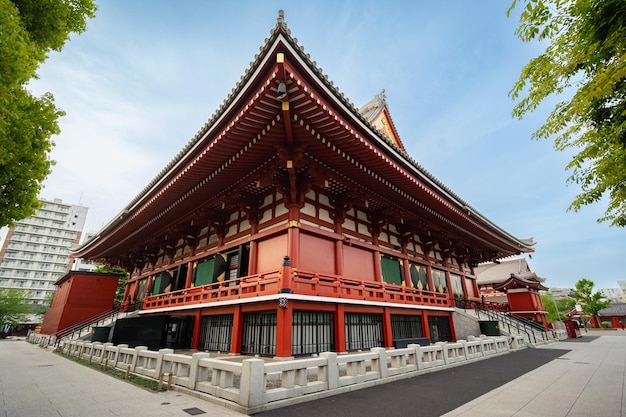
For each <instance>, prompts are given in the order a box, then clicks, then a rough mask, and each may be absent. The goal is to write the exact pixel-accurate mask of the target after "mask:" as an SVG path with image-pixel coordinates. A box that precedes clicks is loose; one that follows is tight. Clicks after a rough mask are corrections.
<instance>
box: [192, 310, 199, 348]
mask: <svg viewBox="0 0 626 417" xmlns="http://www.w3.org/2000/svg"><path fill="white" fill-rule="evenodd" d="M201 326H202V315H201V314H200V310H198V311H196V317H195V320H194V322H193V336H192V337H191V348H192V349H198V343H199V341H200V327H201Z"/></svg>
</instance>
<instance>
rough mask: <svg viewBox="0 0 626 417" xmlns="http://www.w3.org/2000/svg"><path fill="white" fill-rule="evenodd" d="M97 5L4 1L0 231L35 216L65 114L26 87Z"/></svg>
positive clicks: (76, 0) (0, 10)
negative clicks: (39, 68)
mask: <svg viewBox="0 0 626 417" xmlns="http://www.w3.org/2000/svg"><path fill="white" fill-rule="evenodd" d="M95 10H96V6H95V5H94V3H93V0H0V227H1V226H6V225H10V224H12V223H13V222H14V221H16V220H20V219H23V218H26V217H28V216H30V215H32V214H34V213H35V210H36V209H37V208H38V207H39V200H38V195H39V191H40V189H41V183H42V182H43V181H44V180H45V178H46V177H47V176H48V174H49V173H50V171H51V168H52V166H53V165H54V161H53V160H51V159H50V157H49V156H50V151H51V150H52V148H53V146H54V142H53V141H52V140H51V137H52V136H53V135H56V134H58V133H59V132H60V130H59V126H58V123H57V119H58V118H59V117H60V116H62V115H63V114H64V113H63V112H62V111H61V110H59V109H57V108H56V106H55V105H54V99H53V97H52V95H51V94H49V93H48V94H44V95H43V96H42V97H34V96H33V95H32V94H31V93H30V92H29V91H28V90H27V88H26V87H27V83H28V81H29V80H31V79H32V78H36V77H37V74H36V71H37V68H38V67H39V65H40V64H41V63H42V62H44V61H45V60H46V58H47V57H48V53H49V52H50V51H60V50H61V48H62V47H63V45H64V44H65V42H66V41H67V40H68V39H69V36H70V34H71V33H81V32H83V31H84V30H85V29H86V27H87V26H86V25H87V23H86V21H87V18H92V17H93V16H94V14H95Z"/></svg>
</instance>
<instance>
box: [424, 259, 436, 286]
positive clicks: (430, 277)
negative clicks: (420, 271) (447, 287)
mask: <svg viewBox="0 0 626 417" xmlns="http://www.w3.org/2000/svg"><path fill="white" fill-rule="evenodd" d="M426 279H428V288H429V290H430V291H432V292H437V289H436V288H435V282H434V281H433V269H432V268H431V266H430V265H426Z"/></svg>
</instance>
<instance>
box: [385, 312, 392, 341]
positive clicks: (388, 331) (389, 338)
mask: <svg viewBox="0 0 626 417" xmlns="http://www.w3.org/2000/svg"><path fill="white" fill-rule="evenodd" d="M383 339H384V343H385V347H386V348H392V347H393V333H392V331H391V313H390V312H389V309H388V308H383Z"/></svg>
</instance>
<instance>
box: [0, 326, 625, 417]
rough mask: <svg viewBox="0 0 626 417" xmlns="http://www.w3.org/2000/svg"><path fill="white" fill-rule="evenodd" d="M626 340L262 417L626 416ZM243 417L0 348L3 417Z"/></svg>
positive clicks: (19, 345)
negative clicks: (190, 416)
mask: <svg viewBox="0 0 626 417" xmlns="http://www.w3.org/2000/svg"><path fill="white" fill-rule="evenodd" d="M625 380H626V332H625V331H622V330H605V331H596V330H590V331H589V332H588V333H585V334H584V335H583V337H582V338H579V339H574V340H568V341H564V342H559V343H555V344H551V345H547V346H544V347H541V348H537V349H526V350H523V351H519V352H513V353H510V354H507V355H502V356H498V357H495V358H492V359H486V360H483V361H478V362H474V363H471V364H468V365H463V366H459V367H453V368H448V369H445V370H441V371H437V372H432V373H429V374H424V375H420V376H417V377H414V378H409V379H405V380H401V381H396V382H393V383H390V384H384V385H379V386H376V387H372V388H368V389H365V390H358V391H353V392H350V393H346V394H342V395H338V396H333V397H328V398H324V399H321V400H316V401H310V402H306V403H302V404H297V405H294V406H290V407H285V408H281V409H278V410H272V411H268V412H266V413H262V414H259V416H272V417H279V416H295V415H303V416H307V417H314V416H324V417H331V416H341V417H348V416H360V417H364V416H366V417H370V416H381V417H383V416H384V417H392V416H419V417H427V416H433V417H435V416H442V415H443V416H445V417H478V416H480V417H492V416H499V417H508V416H515V417H527V416H528V417H530V416H532V417H542V416H545V417H559V416H567V417H575V416H581V417H582V416H584V417H605V416H606V417H618V416H620V417H626V395H625V394H626V384H625ZM189 415H200V416H207V417H209V416H211V417H213V416H225V417H228V416H243V414H240V413H238V412H235V411H233V410H229V409H226V408H223V407H220V406H217V405H215V404H212V403H209V402H206V401H203V400H200V399H197V398H195V397H191V396H188V395H184V394H181V393H178V392H176V391H168V392H161V393H154V392H150V391H148V390H144V389H142V388H139V387H136V386H134V385H132V384H129V383H126V382H124V381H120V380H117V379H115V378H113V377H111V376H108V375H105V374H103V373H100V372H98V371H95V370H92V369H90V368H87V367H84V366H82V365H79V364H77V363H74V362H72V361H69V360H67V359H64V358H63V357H60V356H58V355H56V354H53V353H52V352H50V351H47V350H44V349H41V348H39V347H37V346H34V345H31V344H29V343H27V342H24V341H8V340H5V341H0V417H48V416H55V417H59V416H61V417H69V416H77V417H100V416H119V417H124V416H133V417H136V416H185V417H186V416H189Z"/></svg>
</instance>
